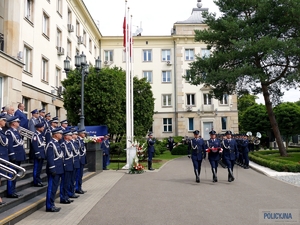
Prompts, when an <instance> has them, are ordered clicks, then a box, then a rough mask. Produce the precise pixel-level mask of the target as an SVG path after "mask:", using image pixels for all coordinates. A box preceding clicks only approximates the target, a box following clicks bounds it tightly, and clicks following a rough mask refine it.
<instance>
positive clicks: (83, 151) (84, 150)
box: [79, 139, 86, 156]
mask: <svg viewBox="0 0 300 225" xmlns="http://www.w3.org/2000/svg"><path fill="white" fill-rule="evenodd" d="M79 149H80V150H81V151H82V154H80V151H79V156H84V155H85V153H86V149H85V146H84V145H83V147H82V144H81V139H79ZM82 149H83V150H82Z"/></svg>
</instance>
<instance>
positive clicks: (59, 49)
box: [57, 47, 65, 55]
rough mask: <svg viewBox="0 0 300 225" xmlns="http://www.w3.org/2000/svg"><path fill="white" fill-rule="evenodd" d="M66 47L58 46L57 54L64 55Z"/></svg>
mask: <svg viewBox="0 0 300 225" xmlns="http://www.w3.org/2000/svg"><path fill="white" fill-rule="evenodd" d="M64 54H65V49H64V48H62V47H57V55H64Z"/></svg>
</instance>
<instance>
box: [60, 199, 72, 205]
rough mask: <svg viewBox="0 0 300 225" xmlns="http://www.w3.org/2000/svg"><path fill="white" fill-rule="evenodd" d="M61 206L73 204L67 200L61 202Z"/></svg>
mask: <svg viewBox="0 0 300 225" xmlns="http://www.w3.org/2000/svg"><path fill="white" fill-rule="evenodd" d="M60 204H71V202H70V201H69V200H65V201H60Z"/></svg>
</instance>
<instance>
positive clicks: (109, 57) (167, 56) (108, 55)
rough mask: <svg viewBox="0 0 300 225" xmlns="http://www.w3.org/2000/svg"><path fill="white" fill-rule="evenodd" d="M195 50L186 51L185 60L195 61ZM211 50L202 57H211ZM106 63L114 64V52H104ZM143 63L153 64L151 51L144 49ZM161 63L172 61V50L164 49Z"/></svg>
mask: <svg viewBox="0 0 300 225" xmlns="http://www.w3.org/2000/svg"><path fill="white" fill-rule="evenodd" d="M194 52H195V49H185V56H184V59H185V60H186V61H193V60H194V59H195V57H194V55H195V53H194ZM209 56H210V50H208V49H201V57H209ZM104 61H107V62H113V61H114V51H113V50H105V51H104ZM142 61H143V62H152V61H153V53H152V50H151V49H144V50H143V52H142ZM161 61H162V62H167V61H171V50H170V49H163V50H161ZM123 62H125V57H124V54H123Z"/></svg>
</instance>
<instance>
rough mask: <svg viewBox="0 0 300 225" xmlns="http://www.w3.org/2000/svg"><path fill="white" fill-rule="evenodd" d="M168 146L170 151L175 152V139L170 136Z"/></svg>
mask: <svg viewBox="0 0 300 225" xmlns="http://www.w3.org/2000/svg"><path fill="white" fill-rule="evenodd" d="M168 146H169V150H170V151H172V150H173V146H174V139H173V138H172V136H170V137H169V138H168Z"/></svg>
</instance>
